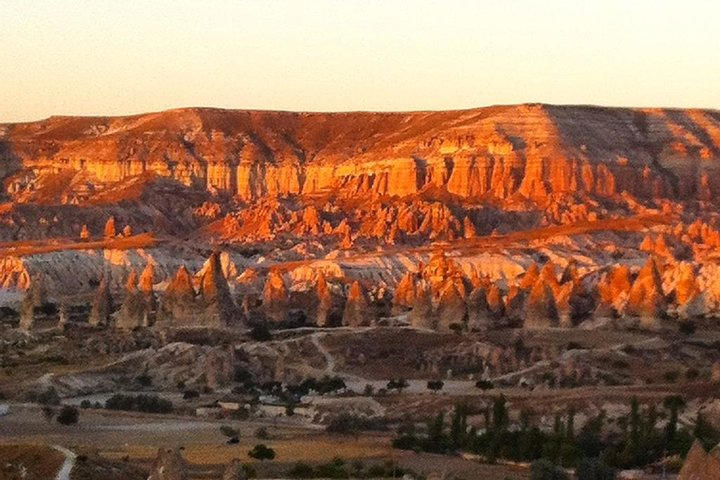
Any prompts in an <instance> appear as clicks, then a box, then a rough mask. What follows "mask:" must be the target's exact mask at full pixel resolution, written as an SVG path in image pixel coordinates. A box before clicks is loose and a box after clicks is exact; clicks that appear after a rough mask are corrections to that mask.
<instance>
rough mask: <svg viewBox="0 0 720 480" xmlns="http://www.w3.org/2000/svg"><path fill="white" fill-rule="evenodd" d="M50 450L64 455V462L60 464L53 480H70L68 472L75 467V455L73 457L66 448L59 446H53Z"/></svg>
mask: <svg viewBox="0 0 720 480" xmlns="http://www.w3.org/2000/svg"><path fill="white" fill-rule="evenodd" d="M52 448H54V449H55V450H57V451H58V452H60V453H62V454H63V455H65V462H64V463H63V464H62V467H61V468H60V471H59V472H58V474H57V476H56V477H55V480H70V472H71V471H72V469H73V467H74V466H75V460H76V459H77V455H75V454H74V453H73V452H71V451H70V450H68V449H67V448H65V447H61V446H60V445H53V447H52Z"/></svg>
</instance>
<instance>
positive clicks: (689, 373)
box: [685, 367, 700, 380]
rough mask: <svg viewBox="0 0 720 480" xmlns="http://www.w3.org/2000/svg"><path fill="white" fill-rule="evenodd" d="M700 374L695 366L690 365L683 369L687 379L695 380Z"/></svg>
mask: <svg viewBox="0 0 720 480" xmlns="http://www.w3.org/2000/svg"><path fill="white" fill-rule="evenodd" d="M699 376H700V371H699V370H698V369H697V368H693V367H690V368H688V369H687V370H686V371H685V378H687V379H688V380H697V378H698V377H699Z"/></svg>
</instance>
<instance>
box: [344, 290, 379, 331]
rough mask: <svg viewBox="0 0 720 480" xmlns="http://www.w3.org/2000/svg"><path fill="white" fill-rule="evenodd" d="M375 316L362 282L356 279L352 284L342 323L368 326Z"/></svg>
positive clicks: (352, 325) (349, 325) (351, 325)
mask: <svg viewBox="0 0 720 480" xmlns="http://www.w3.org/2000/svg"><path fill="white" fill-rule="evenodd" d="M373 320H374V318H373V315H372V312H371V310H370V308H369V305H368V299H367V294H366V293H365V290H364V289H363V287H362V285H360V282H358V281H355V282H353V283H352V285H351V286H350V291H349V292H348V296H347V301H346V302H345V311H344V312H343V319H342V324H343V325H345V326H348V327H368V326H370V325H371V323H372V322H373Z"/></svg>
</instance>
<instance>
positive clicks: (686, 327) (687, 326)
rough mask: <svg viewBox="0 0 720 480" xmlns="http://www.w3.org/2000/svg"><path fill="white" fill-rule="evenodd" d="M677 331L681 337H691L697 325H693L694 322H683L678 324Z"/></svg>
mask: <svg viewBox="0 0 720 480" xmlns="http://www.w3.org/2000/svg"><path fill="white" fill-rule="evenodd" d="M678 330H680V333H682V334H683V335H692V334H694V333H695V330H697V325H695V322H693V321H692V320H685V321H683V322H680V325H679V326H678Z"/></svg>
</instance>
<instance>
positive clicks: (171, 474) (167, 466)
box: [148, 448, 188, 480]
mask: <svg viewBox="0 0 720 480" xmlns="http://www.w3.org/2000/svg"><path fill="white" fill-rule="evenodd" d="M187 479H188V468H187V464H186V463H185V460H184V459H183V458H182V455H181V454H180V450H178V449H174V448H173V449H165V448H161V449H159V450H158V453H157V456H156V457H155V461H154V462H153V464H152V467H151V468H150V475H149V476H148V480H187Z"/></svg>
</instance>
